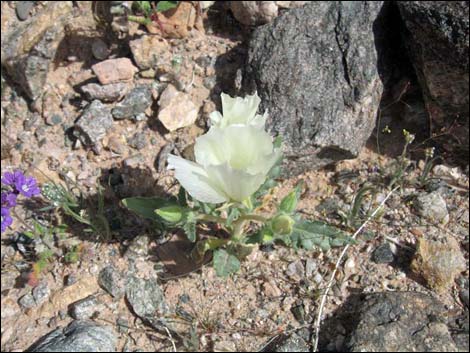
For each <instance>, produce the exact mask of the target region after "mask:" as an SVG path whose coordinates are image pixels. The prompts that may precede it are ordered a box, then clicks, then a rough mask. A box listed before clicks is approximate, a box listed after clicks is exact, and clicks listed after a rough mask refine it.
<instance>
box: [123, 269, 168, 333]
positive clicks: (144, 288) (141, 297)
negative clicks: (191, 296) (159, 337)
mask: <svg viewBox="0 0 470 353" xmlns="http://www.w3.org/2000/svg"><path fill="white" fill-rule="evenodd" d="M126 299H127V301H128V302H129V304H130V306H131V307H132V310H133V311H134V313H135V314H136V315H137V316H139V317H140V318H141V319H143V320H146V321H148V322H149V323H150V324H151V325H152V326H154V327H155V328H161V327H162V324H164V319H159V316H161V315H165V314H167V313H168V310H169V309H168V306H167V304H166V302H165V298H164V296H163V291H162V290H161V288H160V286H159V285H158V283H157V282H156V280H154V279H152V280H144V279H141V278H137V277H134V276H131V277H129V278H128V280H127V284H126Z"/></svg>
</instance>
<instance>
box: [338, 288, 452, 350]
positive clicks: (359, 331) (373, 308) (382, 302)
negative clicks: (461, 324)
mask: <svg viewBox="0 0 470 353" xmlns="http://www.w3.org/2000/svg"><path fill="white" fill-rule="evenodd" d="M445 313H446V310H445V307H444V305H443V304H442V303H440V302H438V301H437V300H436V299H434V298H432V297H431V296H429V295H426V294H423V293H417V292H382V293H373V294H368V295H366V296H365V298H364V300H363V301H362V304H361V305H360V307H359V308H358V312H357V314H356V315H357V316H358V324H357V327H356V328H355V329H354V331H353V332H352V333H351V334H350V336H349V338H348V340H347V342H346V346H347V348H348V351H350V352H397V351H400V352H455V351H456V350H457V347H456V346H455V344H454V341H453V340H452V338H451V336H450V333H449V330H448V328H447V325H446V321H447V319H446V317H445Z"/></svg>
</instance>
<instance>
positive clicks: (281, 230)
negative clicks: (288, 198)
mask: <svg viewBox="0 0 470 353" xmlns="http://www.w3.org/2000/svg"><path fill="white" fill-rule="evenodd" d="M293 224H294V220H293V219H292V218H291V217H289V216H288V215H286V214H281V215H278V216H276V217H274V218H273V220H272V221H271V228H272V229H273V231H274V233H276V234H280V235H287V234H290V233H292V225H293Z"/></svg>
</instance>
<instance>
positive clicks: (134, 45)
mask: <svg viewBox="0 0 470 353" xmlns="http://www.w3.org/2000/svg"><path fill="white" fill-rule="evenodd" d="M129 46H130V48H131V52H132V55H133V57H134V61H135V63H136V64H137V66H138V67H139V69H141V70H146V69H151V68H153V69H157V68H158V66H159V64H168V63H169V62H171V59H172V57H173V54H172V52H171V47H170V45H169V44H168V42H167V41H166V40H165V39H164V38H161V37H159V36H155V35H145V36H142V37H140V38H137V39H134V40H131V41H130V42H129Z"/></svg>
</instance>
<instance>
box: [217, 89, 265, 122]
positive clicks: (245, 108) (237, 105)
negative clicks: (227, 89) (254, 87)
mask: <svg viewBox="0 0 470 353" xmlns="http://www.w3.org/2000/svg"><path fill="white" fill-rule="evenodd" d="M220 97H221V99H222V112H223V117H224V119H223V120H222V125H221V127H226V126H229V125H232V124H245V125H247V124H250V122H251V121H252V120H253V118H254V117H255V115H256V111H257V110H258V106H259V104H260V102H261V99H260V98H259V97H258V93H255V94H253V95H252V96H246V97H245V98H241V97H236V98H232V97H230V96H229V95H228V94H225V93H222V94H221V95H220Z"/></svg>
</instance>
